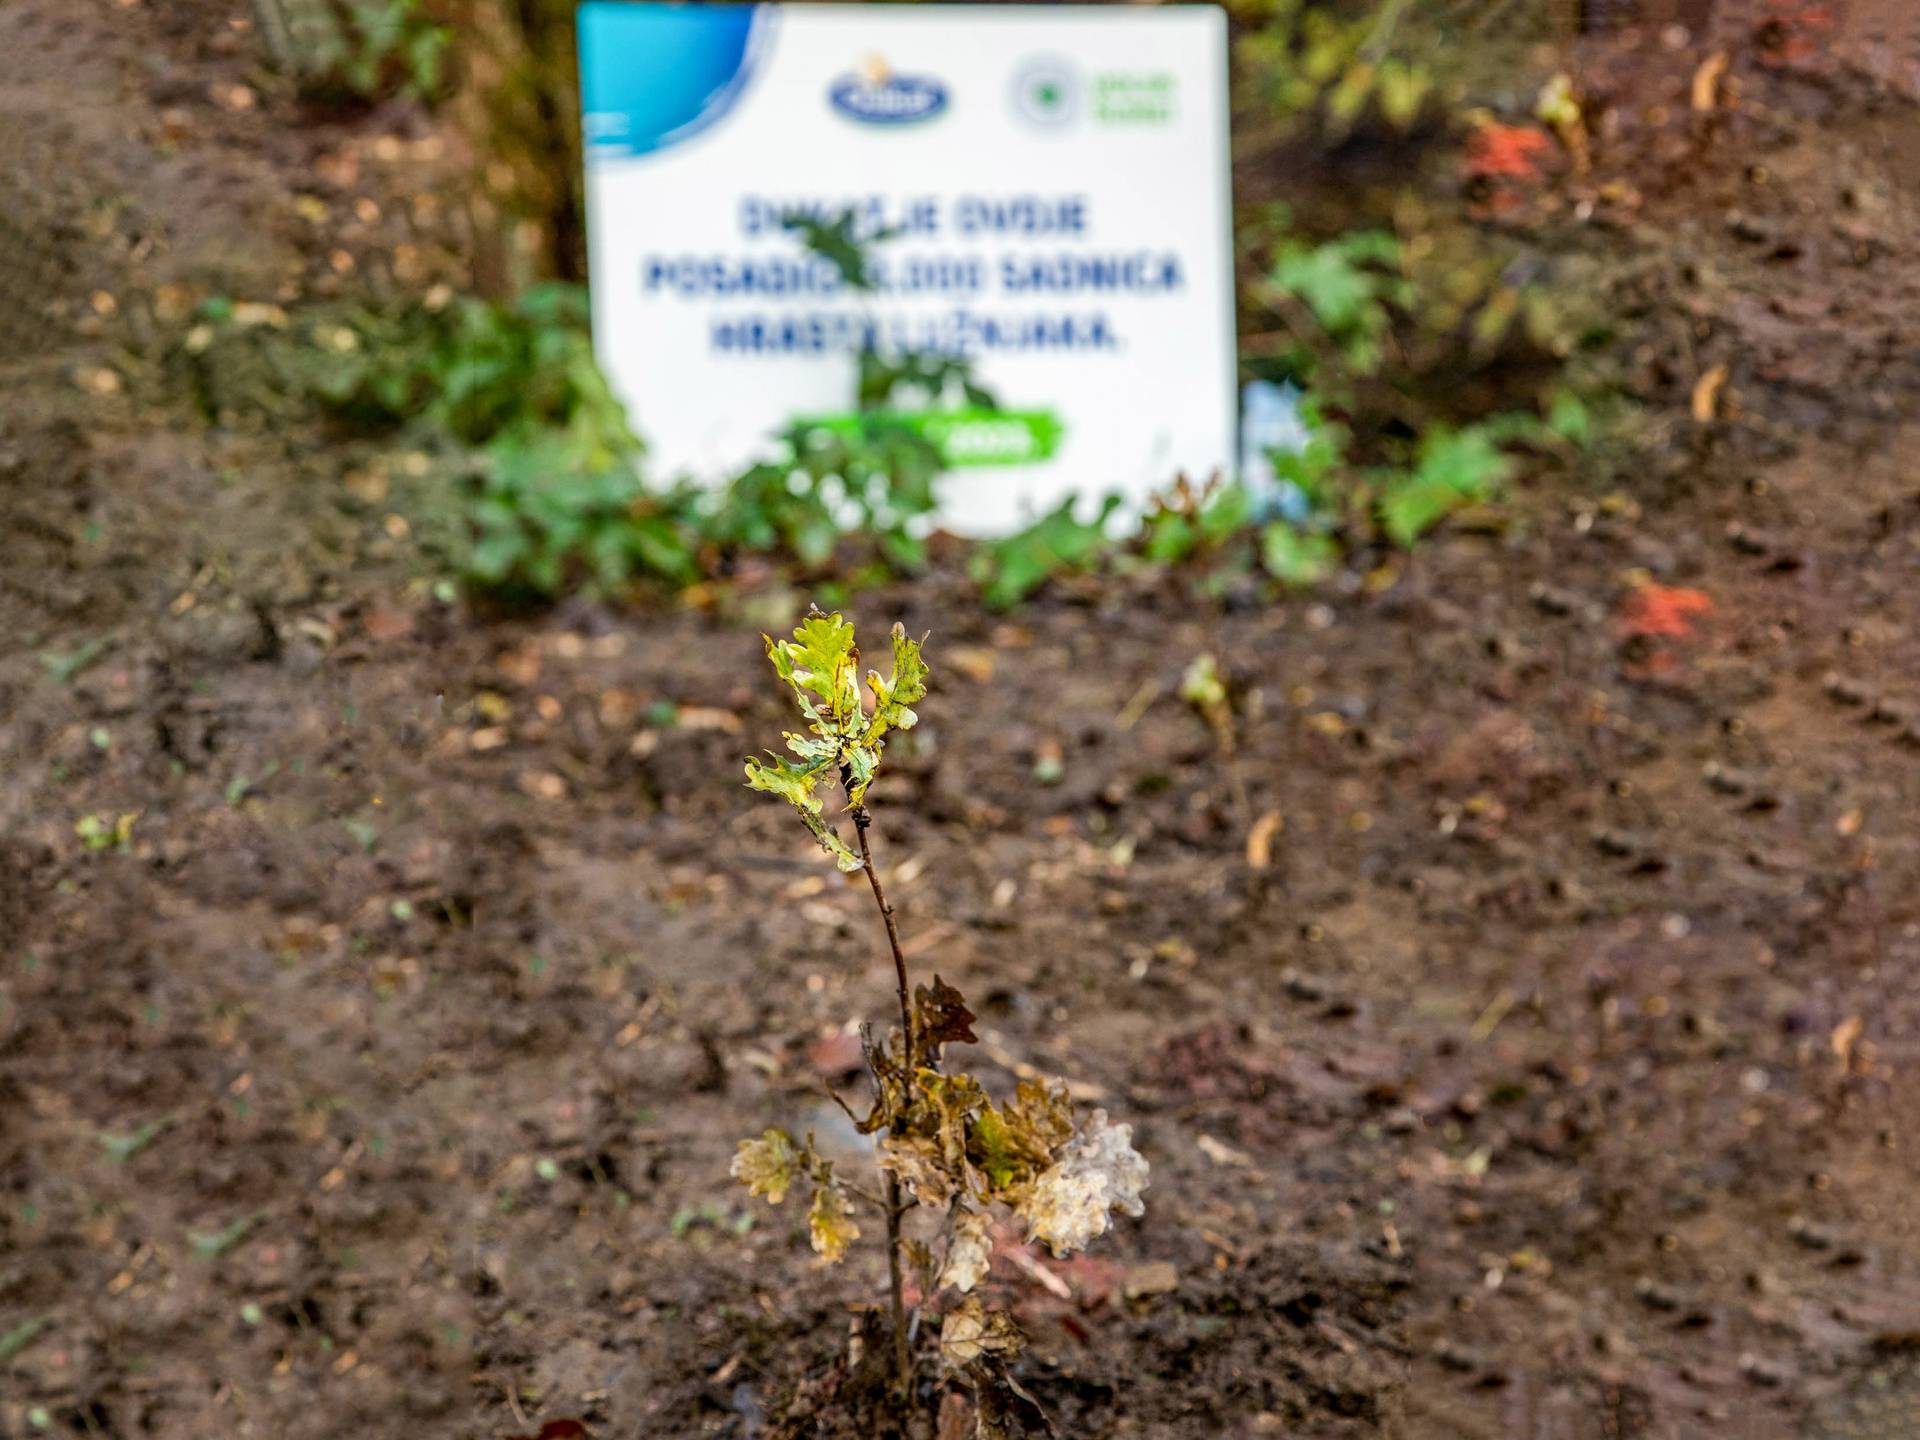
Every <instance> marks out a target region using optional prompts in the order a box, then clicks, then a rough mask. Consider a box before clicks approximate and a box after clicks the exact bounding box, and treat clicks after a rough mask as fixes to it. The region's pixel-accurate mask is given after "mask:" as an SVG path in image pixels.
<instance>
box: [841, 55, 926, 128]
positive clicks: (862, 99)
mask: <svg viewBox="0 0 1920 1440" xmlns="http://www.w3.org/2000/svg"><path fill="white" fill-rule="evenodd" d="M827 98H828V99H830V100H832V101H833V108H834V109H836V110H838V111H839V112H840V113H841V114H842V115H845V116H846V117H847V118H848V119H849V120H858V121H859V122H860V123H861V124H863V125H912V124H914V123H916V122H918V121H921V120H931V119H932V118H933V117H934V116H936V115H938V114H939V113H940V112H941V111H942V110H944V109H946V108H947V87H946V86H944V85H942V84H941V83H940V82H939V81H938V80H932V79H929V78H927V77H926V76H924V75H893V74H889V73H887V72H885V71H884V70H879V69H877V67H876V69H875V70H874V71H872V72H869V73H868V74H865V75H842V76H841V77H840V78H839V79H838V80H836V81H834V82H833V88H832V89H831V90H829V91H828V92H827Z"/></svg>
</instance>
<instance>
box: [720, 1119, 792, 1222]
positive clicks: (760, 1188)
mask: <svg viewBox="0 0 1920 1440" xmlns="http://www.w3.org/2000/svg"><path fill="white" fill-rule="evenodd" d="M728 1173H729V1174H731V1175H732V1176H733V1178H734V1179H736V1180H738V1181H740V1182H741V1183H742V1184H743V1185H745V1186H746V1187H747V1193H748V1194H749V1195H764V1196H766V1197H767V1203H768V1204H769V1205H778V1204H779V1203H780V1202H781V1201H782V1200H784V1199H786V1198H787V1191H788V1190H789V1189H791V1188H792V1186H793V1182H794V1179H795V1178H796V1177H797V1176H798V1175H799V1173H800V1152H799V1151H797V1150H795V1149H794V1146H793V1139H792V1137H791V1136H789V1135H788V1134H787V1132H786V1131H784V1130H768V1131H767V1132H766V1133H765V1134H763V1135H761V1137H760V1138H759V1139H758V1140H742V1141H741V1142H740V1149H739V1150H738V1151H737V1152H736V1153H735V1155H734V1157H733V1165H732V1166H731V1167H730V1169H729V1171H728Z"/></svg>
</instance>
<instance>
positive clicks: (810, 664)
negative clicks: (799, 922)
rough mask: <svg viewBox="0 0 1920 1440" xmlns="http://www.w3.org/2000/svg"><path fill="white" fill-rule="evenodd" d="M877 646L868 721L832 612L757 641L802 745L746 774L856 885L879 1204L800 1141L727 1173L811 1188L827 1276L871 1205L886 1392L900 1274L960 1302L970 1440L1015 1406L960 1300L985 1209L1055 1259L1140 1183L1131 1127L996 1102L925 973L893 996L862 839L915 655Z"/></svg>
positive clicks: (855, 667) (910, 649) (949, 1335)
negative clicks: (858, 1213) (870, 952)
mask: <svg viewBox="0 0 1920 1440" xmlns="http://www.w3.org/2000/svg"><path fill="white" fill-rule="evenodd" d="M892 641H893V673H892V675H891V676H889V677H885V678H883V677H882V676H881V675H880V674H879V673H878V672H876V671H868V672H867V676H866V686H867V690H868V692H869V694H870V695H871V701H872V703H871V705H870V706H869V705H868V703H867V701H866V700H865V699H864V698H863V697H862V695H861V691H860V682H859V664H860V652H859V649H858V648H857V646H856V645H855V643H854V633H853V626H852V625H851V624H850V623H849V622H848V621H846V620H845V619H844V618H842V617H841V616H840V615H838V614H833V615H823V614H820V613H819V612H817V611H816V612H814V613H813V614H811V615H809V616H808V617H807V618H806V619H805V620H803V621H801V622H800V625H799V626H798V628H796V629H795V631H794V633H793V638H792V639H791V640H774V639H772V638H771V637H768V639H767V656H768V658H769V659H771V660H772V662H773V668H774V672H775V673H776V674H777V675H778V676H779V677H780V679H781V680H783V681H785V682H786V684H787V685H788V686H789V687H790V688H791V689H792V691H793V694H794V698H795V700H796V701H798V703H799V706H800V713H801V715H802V716H803V717H805V719H806V722H807V731H808V733H807V734H804V735H801V734H794V733H789V734H787V736H786V742H787V749H788V750H789V751H791V752H792V754H793V756H794V757H795V758H793V759H788V758H787V757H785V756H780V755H774V756H770V757H769V758H766V759H760V758H757V757H756V758H751V759H749V760H748V761H747V762H746V773H747V784H748V785H749V786H750V787H752V788H753V789H755V790H764V791H766V792H768V793H769V794H773V795H779V796H781V797H782V798H784V799H785V800H787V801H788V802H789V803H790V804H791V805H792V806H793V807H794V809H795V810H796V811H798V812H799V815H800V819H801V820H802V821H803V822H804V823H805V824H806V827H807V829H808V830H810V831H811V832H812V833H813V835H814V838H815V839H817V840H818V841H819V842H820V845H821V847H822V848H823V849H824V850H826V852H827V853H828V854H829V855H831V856H833V858H834V860H835V861H836V862H837V863H838V864H839V866H840V868H841V869H842V870H843V871H846V872H848V873H850V874H851V873H853V872H854V871H861V872H864V873H865V875H866V877H867V881H868V883H869V885H870V886H871V888H872V890H873V895H874V900H875V902H876V903H877V905H878V906H879V909H880V914H881V918H882V920H883V921H884V922H885V925H886V931H887V940H888V943H889V945H890V947H891V949H892V953H893V963H894V978H895V980H896V982H897V986H898V990H899V999H900V1029H899V1031H898V1032H897V1033H889V1034H888V1035H887V1037H886V1038H885V1040H884V1041H882V1042H880V1043H877V1044H876V1043H875V1042H874V1041H873V1039H872V1037H871V1035H870V1034H869V1035H868V1036H867V1043H866V1046H865V1052H866V1063H867V1069H868V1072H869V1076H870V1078H871V1081H872V1085H873V1104H872V1108H871V1109H870V1110H869V1112H868V1113H867V1115H866V1116H865V1118H861V1117H858V1116H855V1117H854V1122H855V1124H856V1126H857V1127H858V1129H859V1131H860V1133H861V1134H863V1135H875V1134H877V1135H879V1136H880V1139H879V1143H878V1147H877V1152H878V1162H879V1165H880V1169H881V1171H882V1173H883V1175H884V1177H885V1181H886V1190H885V1196H884V1199H883V1198H881V1197H879V1196H874V1195H872V1194H871V1193H870V1192H863V1191H861V1190H860V1189H859V1188H858V1187H856V1186H850V1185H847V1184H846V1183H844V1182H843V1181H842V1180H840V1179H839V1178H837V1177H836V1176H835V1174H834V1170H833V1165H832V1163H831V1162H829V1161H827V1160H824V1159H822V1158H821V1157H820V1156H819V1155H818V1154H817V1153H816V1152H815V1150H814V1148H813V1144H812V1141H811V1137H809V1139H808V1140H807V1141H806V1142H805V1143H802V1142H800V1141H797V1140H795V1139H794V1138H793V1137H792V1136H791V1135H789V1134H788V1133H787V1132H786V1131H784V1130H778V1129H770V1130H768V1131H766V1132H765V1133H764V1134H763V1135H761V1136H760V1138H759V1139H757V1140H743V1141H741V1142H740V1148H739V1153H738V1154H737V1155H736V1156H735V1157H734V1160H733V1168H732V1173H733V1175H734V1177H735V1178H736V1179H738V1180H740V1181H742V1182H743V1183H745V1184H746V1186H747V1188H748V1191H749V1193H750V1194H753V1195H759V1196H764V1197H765V1198H766V1199H767V1201H768V1202H769V1203H770V1204H775V1205H778V1204H780V1203H781V1202H782V1201H783V1200H784V1199H785V1198H786V1196H787V1193H788V1192H789V1191H790V1190H792V1189H793V1188H794V1187H795V1186H799V1185H807V1186H810V1187H811V1190H812V1201H811V1206H810V1209H809V1211H808V1229H809V1231H810V1234H811V1238H812V1242H813V1248H814V1249H815V1250H816V1251H817V1252H819V1254H820V1255H821V1256H822V1257H823V1258H824V1259H825V1260H827V1261H829V1262H831V1261H838V1260H840V1259H841V1258H843V1257H844V1255H845V1254H846V1251H847V1247H848V1245H849V1243H850V1242H851V1241H853V1240H854V1239H856V1238H858V1236H859V1234H860V1230H859V1227H858V1226H857V1224H856V1223H855V1222H854V1219H853V1215H854V1213H855V1211H854V1204H853V1201H854V1199H855V1198H856V1197H859V1198H865V1199H867V1200H869V1201H870V1203H872V1204H875V1205H877V1206H878V1207H879V1209H880V1210H881V1212H882V1215H883V1217H884V1219H885V1221H886V1228H887V1260H888V1273H889V1276H890V1279H891V1290H892V1312H893V1356H894V1371H895V1382H896V1390H897V1393H898V1394H899V1395H900V1396H902V1397H906V1396H910V1395H911V1393H912V1384H913V1359H912V1355H911V1352H910V1350H909V1346H908V1328H909V1327H908V1323H907V1314H906V1306H905V1304H904V1300H903V1288H904V1287H903V1284H902V1276H903V1272H904V1271H905V1270H906V1269H908V1268H911V1269H912V1270H914V1271H915V1272H916V1278H917V1279H918V1281H919V1284H920V1288H921V1292H922V1293H923V1294H926V1295H929V1296H932V1295H936V1294H938V1293H939V1292H941V1291H953V1292H956V1293H958V1294H959V1295H961V1296H962V1297H964V1298H962V1299H961V1300H960V1301H959V1302H958V1303H956V1304H954V1305H953V1306H951V1307H950V1308H949V1309H948V1310H947V1312H946V1315H945V1317H944V1320H943V1323H942V1326H941V1331H940V1352H941V1360H942V1362H943V1364H944V1366H945V1367H946V1369H947V1370H948V1371H950V1372H951V1373H953V1374H955V1375H959V1376H962V1377H964V1378H965V1379H966V1380H967V1381H968V1383H970V1384H971V1385H972V1386H973V1388H974V1390H975V1392H976V1394H977V1395H978V1396H979V1399H980V1407H979V1416H980V1422H981V1425H982V1427H983V1428H982V1433H986V1428H985V1427H986V1426H987V1424H988V1415H989V1412H992V1413H995V1414H1001V1413H1005V1410H1006V1408H1007V1405H1008V1403H1010V1402H1009V1401H1008V1398H1007V1397H1008V1396H1009V1394H1020V1393H1022V1392H1020V1391H1019V1389H1018V1386H1017V1384H1016V1383H1015V1382H1014V1381H1013V1380H1012V1379H1011V1377H1010V1376H1009V1375H1008V1374H1007V1371H1006V1362H1007V1361H1008V1360H1010V1359H1011V1358H1012V1357H1013V1356H1015V1355H1017V1354H1018V1353H1019V1351H1020V1348H1021V1346H1022V1344H1023V1343H1024V1341H1023V1339H1022V1337H1021V1335H1020V1331H1019V1327H1018V1326H1017V1325H1016V1324H1015V1323H1014V1321H1013V1319H1012V1317H1011V1316H1009V1315H1006V1314H1004V1313H1001V1312H997V1311H990V1310H987V1309H986V1308H985V1307H984V1306H983V1305H982V1304H981V1301H980V1297H979V1296H977V1295H975V1294H972V1293H971V1292H972V1291H973V1290H974V1289H975V1287H976V1286H978V1285H979V1284H980V1283H981V1282H982V1281H983V1280H985V1279H986V1276H987V1267H988V1262H989V1260H990V1258H991V1256H992V1253H993V1228H992V1227H993V1218H994V1215H995V1213H996V1210H999V1211H1003V1212H1007V1213H1010V1214H1011V1215H1012V1216H1013V1218H1015V1219H1017V1220H1019V1221H1021V1222H1022V1223H1023V1224H1024V1225H1025V1228H1026V1234H1027V1238H1028V1240H1030V1241H1034V1242H1044V1243H1046V1244H1047V1245H1048V1246H1049V1247H1050V1248H1051V1249H1052V1251H1053V1253H1054V1254H1055V1255H1066V1254H1070V1253H1072V1252H1073V1251H1076V1250H1080V1249H1083V1248H1085V1247H1086V1246H1087V1245H1088V1244H1089V1243H1090V1242H1091V1241H1093V1240H1095V1239H1096V1238H1098V1237H1099V1236H1101V1235H1103V1234H1105V1233H1106V1231H1107V1229H1108V1227H1109V1225H1110V1224H1111V1223H1112V1216H1113V1214H1114V1213H1116V1212H1117V1213H1119V1214H1123V1215H1133V1216H1138V1215H1140V1214H1142V1213H1144V1205H1143V1202H1142V1200H1141V1192H1142V1191H1143V1190H1145V1189H1146V1188H1147V1183H1148V1169H1147V1162H1146V1160H1145V1158H1144V1157H1142V1156H1141V1154H1140V1152H1139V1151H1137V1150H1135V1149H1134V1148H1133V1144H1132V1139H1133V1132H1132V1128H1131V1127H1130V1126H1127V1125H1113V1124H1110V1123H1109V1122H1108V1120H1107V1115H1106V1112H1105V1111H1104V1110H1095V1111H1094V1112H1093V1113H1092V1114H1091V1115H1089V1116H1087V1117H1086V1118H1085V1119H1084V1120H1083V1121H1080V1122H1078V1123H1076V1121H1075V1119H1074V1114H1073V1107H1072V1102H1071V1101H1070V1100H1069V1098H1068V1095H1067V1087H1066V1086H1065V1085H1064V1084H1063V1083H1061V1082H1059V1081H1052V1082H1048V1081H1043V1080H1025V1081H1022V1082H1021V1083H1020V1085H1019V1086H1018V1087H1017V1088H1016V1089H1015V1091H1014V1093H1013V1095H1012V1097H1011V1098H1010V1099H1006V1100H1004V1101H999V1102H997V1101H995V1100H994V1099H993V1097H991V1096H990V1095H988V1094H987V1092H986V1090H985V1088H984V1087H983V1086H982V1085H981V1084H980V1082H979V1081H978V1080H977V1079H976V1078H974V1077H973V1076H972V1075H970V1074H968V1073H966V1072H965V1071H964V1070H949V1069H948V1068H947V1066H946V1057H945V1055H944V1050H945V1047H946V1046H948V1045H953V1044H971V1043H973V1042H974V1040H975V1036H974V1033H973V1028H972V1027H973V1020H974V1015H973V1012H972V1011H970V1010H969V1009H968V1008H967V1005H966V1001H965V999H964V998H963V997H962V996H961V994H960V992H959V991H958V990H956V989H955V988H954V987H953V986H951V985H949V984H947V983H946V982H945V981H944V980H942V979H941V978H940V977H939V976H938V975H935V976H934V977H933V983H932V984H931V985H924V984H923V985H919V986H917V987H915V986H910V984H909V980H908V975H907V965H906V958H905V955H904V954H903V952H902V950H901V947H900V937H899V931H898V928H897V927H896V925H895V923H894V913H893V907H892V906H891V905H890V904H889V903H888V901H887V897H886V892H885V890H884V889H883V888H882V886H881V882H880V873H879V871H878V870H877V869H876V868H875V867H874V863H873V853H872V849H871V847H870V845H869V843H868V839H867V830H868V827H869V825H870V824H871V816H870V815H869V813H868V810H867V804H866V801H867V795H868V792H869V790H870V789H871V787H872V785H873V783H874V780H875V778H876V776H877V775H878V774H879V771H880V763H881V757H882V755H883V753H884V751H885V749H886V743H885V737H886V736H887V734H888V733H889V732H890V731H894V730H909V729H911V728H912V727H913V726H914V724H915V723H916V721H917V720H918V718H919V717H918V716H916V715H915V714H914V711H913V709H912V706H913V705H914V704H915V703H917V702H918V701H919V700H921V699H922V698H923V697H924V696H925V695H926V693H927V675H928V672H927V666H926V662H925V661H924V660H923V659H922V658H921V653H920V645H921V642H920V641H916V640H913V639H910V638H909V637H908V636H907V633H906V632H905V630H903V629H902V628H901V627H900V626H899V625H895V626H894V627H893V634H892ZM835 785H837V786H838V787H839V788H840V790H841V791H842V793H843V794H844V795H845V797H846V802H847V811H848V813H849V815H850V816H851V818H852V820H853V829H854V838H855V840H856V842H857V848H855V847H854V846H849V845H848V844H847V843H846V841H845V839H844V838H843V837H842V836H841V834H840V832H839V830H838V829H837V828H836V827H835V826H834V824H833V823H832V822H831V821H829V820H828V819H827V818H826V815H825V809H826V800H825V794H823V793H822V787H827V791H828V793H830V791H831V788H832V787H833V786H835ZM849 1113H851V1112H849ZM916 1207H924V1208H926V1209H928V1210H930V1211H933V1212H935V1213H936V1214H937V1215H938V1216H939V1228H938V1232H937V1233H936V1234H935V1235H934V1236H933V1237H932V1243H928V1242H925V1241H921V1240H915V1239H909V1238H907V1237H906V1236H905V1234H904V1232H903V1227H902V1221H903V1219H904V1217H905V1216H906V1214H907V1213H908V1212H909V1211H911V1210H912V1209H914V1208H916ZM936 1245H937V1246H938V1247H939V1248H938V1253H937V1255H936V1251H935V1246H936Z"/></svg>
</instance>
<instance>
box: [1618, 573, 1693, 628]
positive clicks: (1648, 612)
mask: <svg viewBox="0 0 1920 1440" xmlns="http://www.w3.org/2000/svg"><path fill="white" fill-rule="evenodd" d="M1712 609H1713V599H1712V597H1711V596H1709V595H1708V594H1707V593H1706V591H1704V590H1688V589H1685V588H1684V587H1682V586H1678V585H1654V584H1646V585H1642V586H1641V587H1640V588H1639V589H1637V590H1635V591H1634V592H1633V594H1632V596H1631V597H1630V598H1629V599H1628V601H1627V613H1626V616H1625V619H1624V620H1623V621H1622V629H1623V631H1624V632H1625V634H1626V635H1627V636H1629V637H1632V636H1637V635H1657V636H1665V637H1668V638H1670V639H1676V640H1679V639H1685V638H1686V637H1687V636H1689V635H1691V634H1692V633H1693V620H1694V617H1695V616H1700V615H1705V614H1708V613H1709V612H1710V611H1712Z"/></svg>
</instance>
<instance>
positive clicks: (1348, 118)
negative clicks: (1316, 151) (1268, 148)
mask: <svg viewBox="0 0 1920 1440" xmlns="http://www.w3.org/2000/svg"><path fill="white" fill-rule="evenodd" d="M1408 4H1409V0H1381V3H1379V4H1377V5H1372V6H1370V7H1366V8H1364V9H1362V10H1361V11H1360V12H1359V13H1357V14H1356V13H1352V11H1351V7H1348V9H1347V10H1344V11H1342V10H1337V9H1336V8H1334V7H1331V6H1327V5H1324V4H1315V3H1312V0H1236V3H1235V4H1234V5H1233V6H1232V9H1233V13H1234V16H1235V18H1236V19H1237V20H1239V21H1241V22H1242V23H1243V24H1244V25H1245V26H1246V29H1245V30H1244V31H1243V32H1242V33H1241V35H1240V38H1239V41H1238V44H1237V47H1236V57H1237V59H1238V61H1239V68H1240V72H1241V93H1242V96H1243V100H1244V103H1245V105H1246V107H1247V108H1248V109H1249V110H1250V111H1251V114H1250V115H1249V117H1248V124H1247V126H1246V133H1247V136H1248V139H1249V141H1250V142H1251V143H1255V144H1264V143H1272V142H1275V141H1279V140H1286V139H1291V138H1294V137H1295V136H1297V135H1300V134H1303V133H1306V134H1310V135H1312V136H1313V137H1314V138H1316V139H1319V140H1322V141H1326V142H1329V143H1338V142H1340V141H1342V140H1344V139H1346V138H1348V137H1349V136H1350V135H1353V134H1354V133H1356V132H1357V131H1360V130H1363V129H1365V128H1367V127H1369V126H1371V125H1381V126H1384V127H1385V128H1386V129H1387V130H1389V131H1390V132H1392V133H1395V134H1406V133H1407V132H1409V131H1411V130H1413V129H1415V128H1416V127H1417V126H1418V125H1420V123H1421V122H1422V121H1423V120H1424V119H1426V118H1428V117H1429V116H1430V115H1431V114H1433V113H1434V110H1435V108H1436V107H1435V104H1434V101H1435V100H1436V98H1437V95H1438V85H1437V82H1436V80H1435V78H1434V75H1433V72H1432V71H1431V70H1430V69H1429V68H1428V67H1427V66H1426V65H1424V64H1421V63H1417V62H1413V61H1409V60H1403V59H1398V58H1395V57H1394V56H1393V55H1392V54H1391V53H1390V51H1391V48H1392V44H1393V38H1394V32H1395V29H1396V28H1397V26H1398V25H1399V23H1400V20H1401V18H1402V16H1403V15H1404V14H1405V13H1406V11H1407V9H1408Z"/></svg>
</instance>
